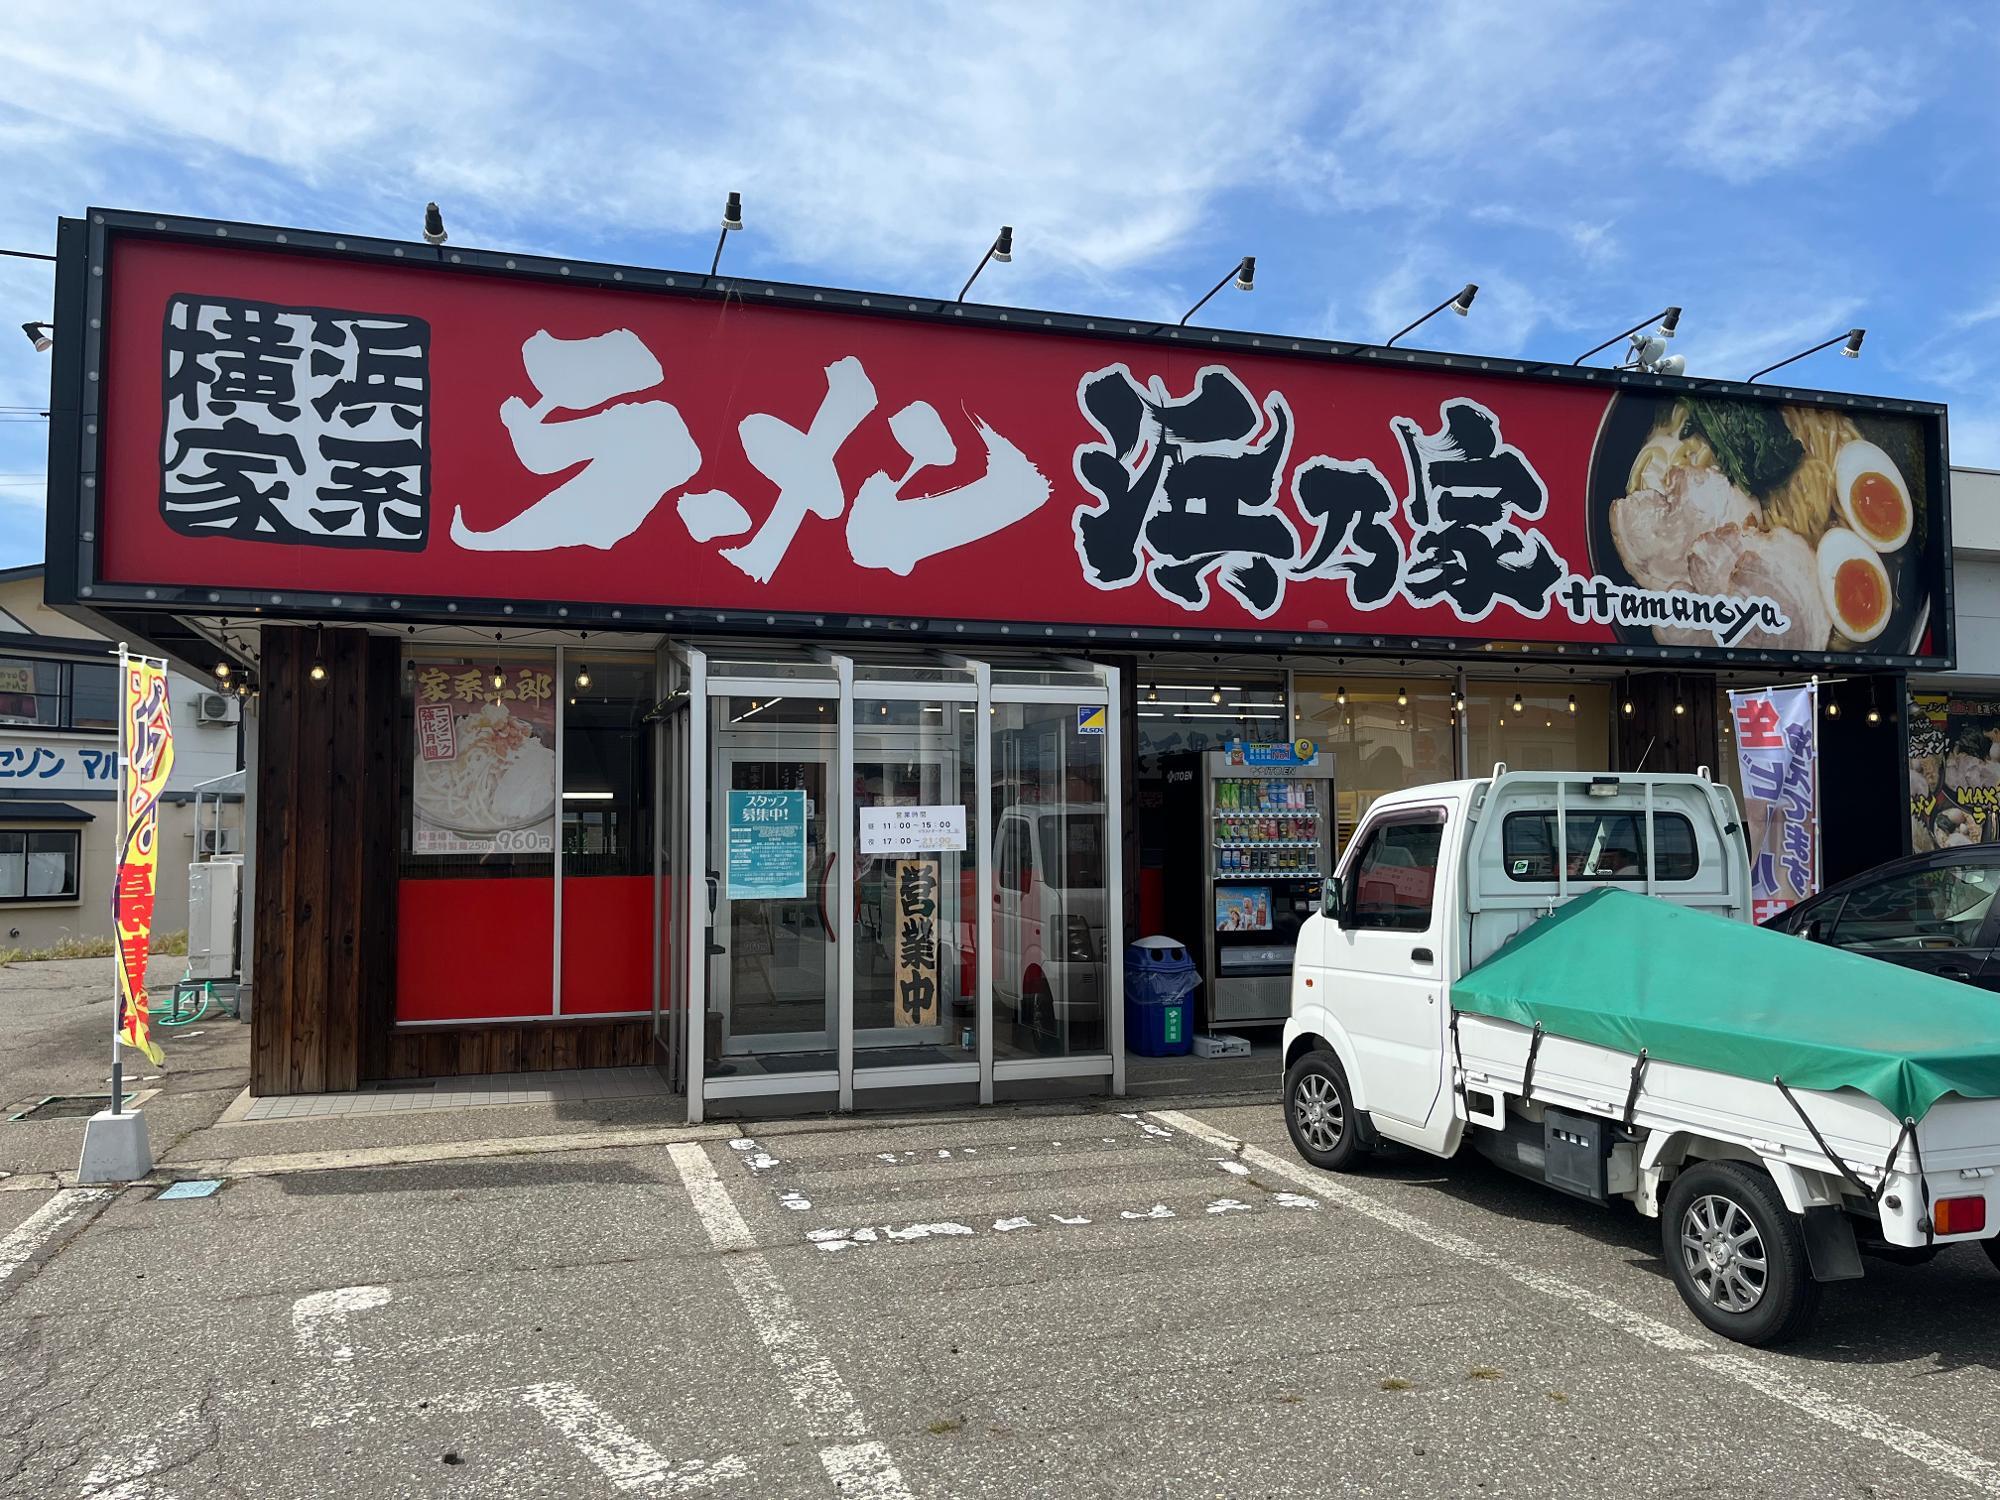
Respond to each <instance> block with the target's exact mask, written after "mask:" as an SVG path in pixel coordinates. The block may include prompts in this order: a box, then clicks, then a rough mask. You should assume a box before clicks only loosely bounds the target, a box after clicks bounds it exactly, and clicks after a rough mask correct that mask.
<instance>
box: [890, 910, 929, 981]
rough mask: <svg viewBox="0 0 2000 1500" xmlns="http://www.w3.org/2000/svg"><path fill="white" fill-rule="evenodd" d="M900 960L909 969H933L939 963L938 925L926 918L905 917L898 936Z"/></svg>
mask: <svg viewBox="0 0 2000 1500" xmlns="http://www.w3.org/2000/svg"><path fill="white" fill-rule="evenodd" d="M897 943H898V949H897V952H898V959H899V961H900V962H901V963H902V964H904V965H905V966H906V967H908V968H913V969H916V968H922V969H928V968H932V967H934V966H935V965H936V963H937V925H936V924H935V923H933V922H931V921H930V920H929V919H928V918H925V917H905V918H904V919H903V927H902V931H901V932H899V933H898V934H897Z"/></svg>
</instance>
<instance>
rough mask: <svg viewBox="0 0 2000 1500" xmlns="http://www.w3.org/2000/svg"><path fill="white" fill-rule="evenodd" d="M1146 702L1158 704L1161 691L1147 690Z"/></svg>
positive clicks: (1154, 688)
mask: <svg viewBox="0 0 2000 1500" xmlns="http://www.w3.org/2000/svg"><path fill="white" fill-rule="evenodd" d="M1146 701H1147V702H1148V703H1158V702H1159V701H1160V690H1159V689H1158V688H1156V687H1149V688H1147V689H1146Z"/></svg>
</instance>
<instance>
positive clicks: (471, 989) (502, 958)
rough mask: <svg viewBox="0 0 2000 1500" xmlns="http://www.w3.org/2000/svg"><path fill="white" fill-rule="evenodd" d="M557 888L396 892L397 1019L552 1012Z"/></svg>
mask: <svg viewBox="0 0 2000 1500" xmlns="http://www.w3.org/2000/svg"><path fill="white" fill-rule="evenodd" d="M554 943H555V880H554V878H553V877H550V878H547V879H534V878H526V877H524V878H520V879H513V880H403V881H399V882H397V885H396V1019H397V1020H398V1021H469V1020H481V1019H498V1018H502V1017H505V1018H515V1017H521V1018H528V1019H533V1018H536V1017H545V1016H549V1015H552V1014H553V1013H554V1011H555V996H554V991H553V987H552V985H551V982H550V975H549V970H550V966H551V963H552V961H553V958H552V955H553V953H554Z"/></svg>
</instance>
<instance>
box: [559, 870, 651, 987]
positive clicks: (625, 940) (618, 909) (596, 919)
mask: <svg viewBox="0 0 2000 1500" xmlns="http://www.w3.org/2000/svg"><path fill="white" fill-rule="evenodd" d="M562 979H563V1014H564V1015H592V1014H595V1013H597V1012H600V1011H637V1010H644V1011H650V1010H651V1009H652V1008H653V877H652V876H650V875H590V876H577V877H574V878H572V879H569V880H565V881H564V882H563V972H562Z"/></svg>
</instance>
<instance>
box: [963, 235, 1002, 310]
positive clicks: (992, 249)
mask: <svg viewBox="0 0 2000 1500" xmlns="http://www.w3.org/2000/svg"><path fill="white" fill-rule="evenodd" d="M1013 258H1014V226H1013V225H1012V224H1002V225H1001V226H1000V233H999V234H997V235H995V236H994V238H993V243H992V244H991V245H988V246H987V247H986V253H985V254H984V255H982V256H980V257H979V264H978V265H976V266H974V267H973V268H972V274H971V275H970V276H968V277H966V278H965V285H964V286H962V287H960V288H959V289H958V296H957V298H956V299H954V300H956V301H959V302H963V301H964V300H965V294H966V293H967V292H969V291H971V290H972V283H973V282H975V281H977V280H978V279H979V273H980V272H981V271H983V270H985V269H986V263H987V262H988V261H993V260H997V261H999V262H1000V263H1001V264H1002V265H1006V264H1007V263H1008V262H1009V261H1011V260H1012V259H1013Z"/></svg>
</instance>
